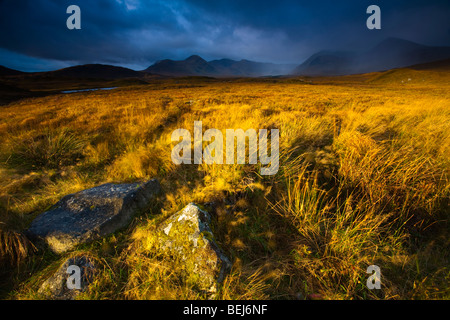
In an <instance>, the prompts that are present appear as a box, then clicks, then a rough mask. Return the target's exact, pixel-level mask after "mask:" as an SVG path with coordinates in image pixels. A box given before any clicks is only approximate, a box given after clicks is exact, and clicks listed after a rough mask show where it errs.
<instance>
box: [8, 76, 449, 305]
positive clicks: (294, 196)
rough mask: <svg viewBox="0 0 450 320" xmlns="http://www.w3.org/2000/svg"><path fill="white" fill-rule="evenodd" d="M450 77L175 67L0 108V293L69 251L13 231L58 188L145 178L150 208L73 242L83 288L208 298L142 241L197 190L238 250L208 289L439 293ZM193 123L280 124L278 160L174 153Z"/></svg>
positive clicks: (278, 295)
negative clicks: (237, 72)
mask: <svg viewBox="0 0 450 320" xmlns="http://www.w3.org/2000/svg"><path fill="white" fill-rule="evenodd" d="M408 79H410V80H408ZM422 79H424V81H422ZM449 79H450V74H449V73H448V72H431V71H414V72H413V73H408V72H407V71H404V70H398V71H390V72H388V73H383V74H371V75H365V76H364V77H361V76H355V77H342V78H338V77H336V78H320V79H314V78H308V79H300V78H294V79H283V78H278V79H274V78H270V79H252V80H251V81H250V80H248V81H247V80H245V79H237V80H226V81H225V80H224V81H222V80H214V79H209V78H199V79H195V78H183V79H172V80H157V81H156V80H155V81H150V82H149V83H148V84H147V85H143V84H140V85H139V86H129V87H123V88H118V89H115V90H112V91H93V92H81V93H74V94H66V95H64V94H53V95H48V96H45V97H35V98H29V99H26V100H21V101H16V102H11V103H9V104H8V105H5V106H2V107H0V137H1V139H0V259H1V261H2V263H3V264H4V267H2V271H1V275H0V276H1V277H2V279H1V280H2V282H1V285H0V288H2V289H1V292H0V293H1V295H2V297H3V298H4V299H35V298H38V295H37V290H38V288H39V285H40V284H41V283H42V281H43V280H44V279H45V277H46V276H48V275H49V274H50V272H51V271H52V270H55V269H56V268H57V267H58V266H59V264H60V263H61V262H62V261H63V259H64V258H67V256H69V255H73V254H74V253H68V254H63V255H60V256H59V255H55V254H53V253H51V252H48V251H46V250H45V249H43V248H40V249H39V250H41V252H40V254H36V251H37V250H38V249H37V248H35V247H34V246H33V245H32V244H31V243H29V242H28V240H27V239H26V237H24V236H23V235H22V234H21V231H22V230H24V229H25V228H26V227H27V226H28V224H29V223H30V222H31V221H32V219H33V218H35V217H36V216H37V215H39V214H40V213H42V212H44V211H46V210H47V209H48V208H49V207H50V206H51V205H53V204H54V203H55V202H57V201H58V200H59V199H60V198H61V197H63V196H65V195H67V194H69V193H73V192H76V191H80V190H83V189H86V188H89V187H93V186H95V185H99V184H102V183H105V182H130V181H138V180H145V179H149V178H155V177H156V178H158V179H159V180H160V181H161V185H162V189H163V193H162V194H161V196H160V197H159V199H158V201H155V203H153V205H152V207H151V209H149V210H148V212H146V213H144V214H142V215H140V216H138V217H136V218H135V219H134V220H133V222H132V223H131V224H130V226H129V227H128V228H127V229H126V230H123V231H121V232H117V233H116V234H114V235H111V236H110V237H107V238H105V239H102V240H100V241H97V242H95V243H92V244H89V245H82V246H80V247H79V248H77V250H76V252H75V253H77V252H79V253H81V252H83V253H88V254H89V255H90V256H92V257H94V258H95V259H97V260H98V261H99V263H100V265H101V266H102V270H101V275H100V276H99V277H98V278H97V280H96V282H95V283H94V284H93V285H92V286H91V288H90V289H89V291H88V292H86V293H84V294H83V295H82V296H80V298H82V299H204V298H206V296H205V295H204V294H203V293H202V292H201V291H199V290H197V289H196V287H195V281H192V276H186V275H185V273H183V270H181V269H180V267H179V265H178V264H176V263H175V262H170V261H168V260H167V259H165V258H164V257H163V256H161V255H158V254H157V253H155V252H153V251H152V250H151V246H150V245H149V244H151V243H152V242H153V241H154V239H151V237H152V234H155V232H154V231H155V230H156V228H157V226H158V225H159V224H160V223H161V222H162V221H163V220H164V219H165V218H167V217H168V216H170V215H171V214H173V213H175V212H177V211H178V210H180V209H181V208H183V207H184V206H185V205H187V204H188V203H190V202H195V203H197V204H199V205H201V206H203V207H204V208H205V209H206V210H208V211H209V212H210V213H212V214H213V217H214V221H213V228H214V230H213V231H214V234H215V237H216V239H217V240H218V242H219V244H220V246H221V247H222V248H223V249H224V251H225V253H226V254H227V255H228V256H229V257H230V258H231V261H232V263H233V267H232V270H231V272H230V273H229V274H228V275H227V276H226V278H225V280H224V282H223V284H222V286H221V288H220V290H219V292H218V294H217V295H216V296H215V298H216V299H449V298H450V290H449V286H448V284H449V280H450V267H449V263H448V262H449V252H450V250H449V239H450V237H449V235H450V233H449V232H450V231H449V225H448V215H449V195H450V194H449V192H450V184H449V170H450V160H449V159H450V157H449V155H450V108H449V104H450V90H449V89H450V81H449ZM200 120H201V121H202V123H203V130H207V129H208V128H217V129H220V130H222V131H223V133H224V134H225V130H226V129H228V128H233V129H238V128H241V129H243V130H247V129H249V128H253V129H256V130H258V129H270V128H278V129H280V170H279V171H278V173H277V174H276V175H274V176H260V175H259V168H258V165H205V164H202V165H180V166H177V165H175V164H173V163H172V161H171V150H172V147H173V146H174V145H175V143H173V142H171V133H172V131H173V130H175V129H177V128H185V129H188V130H189V131H191V132H193V124H194V121H200ZM42 251H43V252H42ZM369 265H378V266H379V267H380V268H381V272H382V278H381V280H382V289H381V290H368V289H367V287H366V280H367V278H368V277H369V275H368V274H367V273H366V269H367V267H368V266H369Z"/></svg>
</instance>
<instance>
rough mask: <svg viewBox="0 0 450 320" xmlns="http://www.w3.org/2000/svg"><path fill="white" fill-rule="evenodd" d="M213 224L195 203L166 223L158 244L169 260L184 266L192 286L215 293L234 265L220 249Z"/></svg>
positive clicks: (160, 230) (160, 231)
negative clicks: (212, 228)
mask: <svg viewBox="0 0 450 320" xmlns="http://www.w3.org/2000/svg"><path fill="white" fill-rule="evenodd" d="M210 223H211V217H210V215H209V214H208V213H207V212H206V211H203V210H201V209H200V208H199V207H198V206H196V205H195V204H193V203H191V204H189V205H187V206H186V207H185V208H184V209H183V210H181V211H179V212H177V213H176V214H174V215H172V216H171V217H169V218H168V219H167V220H166V221H164V222H163V223H162V225H161V226H160V227H159V232H158V239H159V240H158V244H159V250H162V252H163V253H164V255H165V256H168V257H171V258H172V259H175V260H177V262H178V263H180V264H182V265H180V267H181V268H182V269H183V270H184V271H185V273H186V279H187V281H188V282H190V283H191V284H194V285H195V286H196V287H198V288H199V289H200V290H202V291H204V292H207V293H214V292H216V291H217V288H218V284H220V283H221V282H222V281H223V279H224V277H225V275H226V273H227V272H228V271H229V270H230V268H231V262H230V260H229V259H228V257H226V256H225V254H224V253H223V251H222V250H221V249H220V248H219V246H218V245H217V243H216V241H215V238H214V234H213V232H212V230H211V227H210Z"/></svg>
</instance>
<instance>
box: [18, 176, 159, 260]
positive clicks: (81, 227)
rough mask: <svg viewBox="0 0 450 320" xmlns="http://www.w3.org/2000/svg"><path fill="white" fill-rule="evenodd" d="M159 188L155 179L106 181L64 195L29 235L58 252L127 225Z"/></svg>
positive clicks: (36, 221) (31, 229)
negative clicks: (125, 182) (102, 183)
mask: <svg viewBox="0 0 450 320" xmlns="http://www.w3.org/2000/svg"><path fill="white" fill-rule="evenodd" d="M159 190H160V185H159V182H158V181H157V180H156V179H153V180H150V181H148V182H145V183H129V184H111V183H108V184H104V185H101V186H97V187H94V188H92V189H87V190H83V191H80V192H77V193H74V194H70V195H67V196H65V197H64V198H62V199H61V200H60V201H59V202H58V203H56V205H54V206H53V208H52V209H51V210H50V211H47V212H44V213H43V214H41V215H40V216H38V217H37V218H36V219H34V220H33V222H32V223H31V226H30V228H29V229H28V230H27V235H28V236H29V237H30V238H31V239H41V240H43V241H45V242H46V243H47V245H48V246H49V247H50V249H52V250H53V251H54V252H56V253H61V252H64V251H67V250H70V249H72V248H74V247H75V246H76V245H78V244H82V243H87V242H91V241H94V240H96V239H99V238H100V237H103V236H106V235H108V234H110V233H113V232H115V231H116V230H118V229H120V228H122V227H125V226H126V225H127V224H128V223H129V222H130V221H131V219H132V217H133V216H134V215H135V214H136V212H138V211H139V210H142V209H144V208H145V207H147V206H148V205H149V202H150V200H151V199H152V197H153V196H155V195H156V194H157V193H158V192H159Z"/></svg>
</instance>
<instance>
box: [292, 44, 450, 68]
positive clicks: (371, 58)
mask: <svg viewBox="0 0 450 320" xmlns="http://www.w3.org/2000/svg"><path fill="white" fill-rule="evenodd" d="M448 58H450V47H431V46H425V45H421V44H418V43H415V42H411V41H408V40H403V39H398V38H388V39H386V40H384V41H382V42H381V43H379V44H378V45H376V46H375V47H373V48H372V49H370V50H368V51H365V52H360V53H354V52H332V51H331V52H330V51H321V52H318V53H316V54H314V55H312V56H311V57H310V58H309V59H307V60H306V61H305V62H303V63H302V64H301V65H299V66H298V67H296V68H295V69H294V71H293V72H292V74H294V75H311V76H320V75H345V74H356V73H368V72H375V71H382V70H388V69H393V68H402V67H407V66H411V65H416V64H423V63H428V62H432V61H438V60H444V59H448Z"/></svg>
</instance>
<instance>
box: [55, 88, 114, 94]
mask: <svg viewBox="0 0 450 320" xmlns="http://www.w3.org/2000/svg"><path fill="white" fill-rule="evenodd" d="M116 88H117V87H110V88H94V89H78V90H65V91H61V93H75V92H84V91H97V90H112V89H116Z"/></svg>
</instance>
